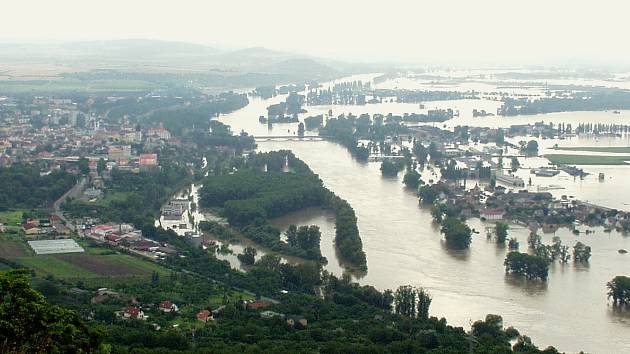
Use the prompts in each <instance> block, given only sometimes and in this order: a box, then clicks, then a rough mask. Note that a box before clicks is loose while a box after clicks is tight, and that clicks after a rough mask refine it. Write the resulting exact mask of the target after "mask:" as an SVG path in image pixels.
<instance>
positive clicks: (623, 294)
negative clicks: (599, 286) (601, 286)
mask: <svg viewBox="0 0 630 354" xmlns="http://www.w3.org/2000/svg"><path fill="white" fill-rule="evenodd" d="M606 287H607V288H608V298H609V299H610V298H612V300H613V302H614V303H615V305H625V304H630V277H626V276H622V275H618V276H616V277H614V278H613V279H612V280H611V281H609V282H608V283H607V284H606Z"/></svg>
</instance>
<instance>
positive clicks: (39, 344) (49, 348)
mask: <svg viewBox="0 0 630 354" xmlns="http://www.w3.org/2000/svg"><path fill="white" fill-rule="evenodd" d="M26 274H27V273H26V272H24V271H9V272H6V273H0V319H2V320H0V343H2V351H3V352H7V353H13V352H16V353H80V352H83V353H85V352H92V351H96V350H97V349H98V348H99V346H100V343H101V340H102V337H103V335H102V333H101V331H100V330H95V329H92V328H90V327H88V326H86V325H85V324H84V323H83V322H82V321H81V319H80V318H79V315H78V314H77V313H76V312H74V311H70V310H67V309H63V308H61V307H58V306H54V305H50V304H49V303H48V302H46V300H45V299H44V297H43V296H42V295H41V294H40V293H38V292H36V291H35V290H33V289H32V288H31V287H30V285H29V279H28V278H27V275H26Z"/></svg>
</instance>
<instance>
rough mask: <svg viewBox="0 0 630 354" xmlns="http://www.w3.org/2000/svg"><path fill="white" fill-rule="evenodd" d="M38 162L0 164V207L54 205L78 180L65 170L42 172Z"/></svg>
mask: <svg viewBox="0 0 630 354" xmlns="http://www.w3.org/2000/svg"><path fill="white" fill-rule="evenodd" d="M40 172H41V171H40V169H39V167H38V166H36V165H13V166H11V167H4V168H0V210H6V209H9V208H11V209H16V208H22V209H33V208H39V207H44V206H50V205H51V204H52V203H53V202H54V201H55V200H56V199H58V198H59V197H61V196H62V195H63V194H64V193H65V192H67V191H68V190H69V189H70V188H72V186H73V185H74V184H75V183H76V181H77V176H76V175H73V174H70V173H67V172H65V171H63V170H61V171H53V172H50V173H47V174H43V175H42V174H40Z"/></svg>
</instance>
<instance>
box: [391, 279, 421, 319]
mask: <svg viewBox="0 0 630 354" xmlns="http://www.w3.org/2000/svg"><path fill="white" fill-rule="evenodd" d="M394 304H395V305H394V311H395V312H396V314H398V315H402V316H407V317H415V316H416V289H415V288H414V287H412V286H411V285H401V286H399V287H398V289H396V293H394Z"/></svg>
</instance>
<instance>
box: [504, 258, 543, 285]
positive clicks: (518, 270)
mask: <svg viewBox="0 0 630 354" xmlns="http://www.w3.org/2000/svg"><path fill="white" fill-rule="evenodd" d="M504 264H505V271H506V273H512V274H517V275H523V276H525V277H527V279H540V280H547V275H548V273H549V262H548V261H547V260H546V259H545V258H543V257H539V256H532V255H529V254H527V253H520V252H510V253H508V255H507V257H506V258H505V262H504Z"/></svg>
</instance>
